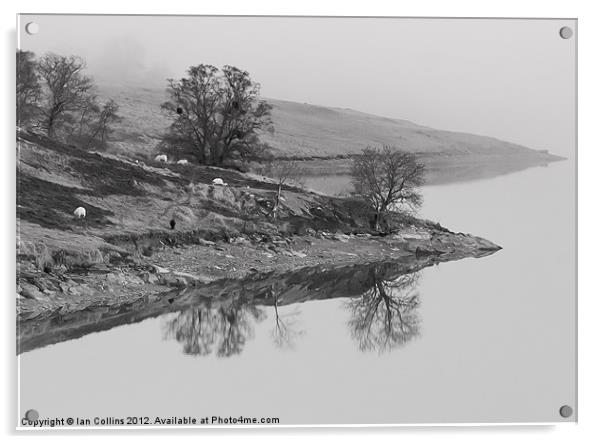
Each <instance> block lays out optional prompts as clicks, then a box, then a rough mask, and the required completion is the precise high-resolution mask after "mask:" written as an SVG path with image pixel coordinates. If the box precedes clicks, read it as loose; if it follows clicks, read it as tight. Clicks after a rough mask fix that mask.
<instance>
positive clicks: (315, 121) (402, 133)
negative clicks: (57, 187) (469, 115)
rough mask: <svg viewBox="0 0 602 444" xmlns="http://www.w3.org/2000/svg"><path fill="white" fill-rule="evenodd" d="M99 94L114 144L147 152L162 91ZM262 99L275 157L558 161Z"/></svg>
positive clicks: (156, 129) (512, 147) (493, 142)
mask: <svg viewBox="0 0 602 444" xmlns="http://www.w3.org/2000/svg"><path fill="white" fill-rule="evenodd" d="M100 93H101V95H102V96H107V97H112V98H114V99H115V100H116V101H117V103H119V105H120V107H121V109H120V114H121V115H122V116H123V117H124V119H123V121H122V122H121V124H120V126H119V128H118V129H117V131H116V132H115V134H114V135H113V139H114V140H115V142H116V145H117V146H119V147H121V148H122V149H123V150H132V149H133V150H135V151H138V152H140V151H143V152H146V153H149V154H150V152H152V150H153V147H154V145H155V144H156V142H157V141H158V140H159V138H160V135H161V133H162V132H163V130H164V129H165V127H166V126H167V124H168V121H167V120H166V118H165V116H163V115H162V114H161V111H160V108H159V107H160V105H161V103H162V102H163V101H164V100H165V91H164V90H162V89H151V88H142V87H137V86H132V87H114V86H113V87H109V86H103V87H101V88H100ZM267 100H268V101H269V102H270V103H271V104H272V105H273V106H274V109H273V112H272V118H273V121H274V133H273V134H263V135H262V139H263V140H264V141H265V142H267V143H269V144H270V145H271V146H272V147H273V148H274V150H275V154H277V155H281V156H296V157H333V156H337V155H348V154H355V153H358V152H359V151H360V150H361V149H362V148H364V147H366V146H367V145H372V146H380V145H382V144H389V145H394V146H398V147H400V148H402V149H404V150H407V151H411V152H416V153H423V154H425V155H438V154H443V155H454V156H455V155H468V156H483V155H484V156H487V157H488V156H492V155H493V156H510V157H517V156H518V157H525V158H528V159H529V163H532V162H533V161H534V160H537V161H541V162H545V161H553V160H559V159H560V158H559V157H557V156H553V155H550V154H547V153H545V152H540V151H535V150H532V149H529V148H526V147H524V146H521V145H517V144H513V143H509V142H504V141H501V140H498V139H494V138H492V137H485V136H477V135H473V134H466V133H456V132H451V131H440V130H436V129H432V128H428V127H425V126H421V125H417V124H415V123H412V122H409V121H407V120H397V119H390V118H386V117H380V116H375V115H371V114H366V113H361V112H358V111H353V110H350V109H341V108H328V107H323V106H316V105H310V104H303V103H297V102H288V101H283V100H275V99H267Z"/></svg>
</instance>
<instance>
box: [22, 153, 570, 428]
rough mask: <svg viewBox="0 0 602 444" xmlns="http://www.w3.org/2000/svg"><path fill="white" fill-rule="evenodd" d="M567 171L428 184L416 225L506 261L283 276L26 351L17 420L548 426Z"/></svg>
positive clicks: (561, 364) (562, 342)
mask: <svg viewBox="0 0 602 444" xmlns="http://www.w3.org/2000/svg"><path fill="white" fill-rule="evenodd" d="M573 170H574V164H573V162H572V161H571V160H569V161H564V162H558V163H555V164H552V165H550V166H548V167H545V168H532V169H528V170H525V171H522V172H518V173H514V174H510V175H506V176H500V177H496V178H493V179H487V180H482V181H475V182H468V183H460V184H451V185H445V186H431V187H426V188H425V190H424V197H425V199H424V200H425V205H424V207H423V209H422V211H421V213H422V216H424V217H426V218H429V219H432V220H436V221H439V222H441V224H442V225H444V226H447V227H448V228H450V229H452V230H455V231H462V232H468V233H472V234H476V235H479V236H482V237H485V238H487V239H489V240H491V241H493V242H495V243H497V244H499V245H501V246H502V247H503V250H501V251H499V252H497V253H495V254H493V255H491V256H488V257H483V258H479V259H472V258H471V259H463V260H460V261H456V262H448V263H442V264H439V265H438V266H433V267H427V268H423V269H421V270H415V271H413V272H407V271H408V270H405V269H403V270H400V269H397V268H396V267H395V265H394V264H382V265H379V266H377V267H368V268H366V267H363V268H358V269H344V270H341V272H340V273H338V274H337V273H334V274H333V275H331V276H329V277H328V279H324V276H325V275H321V276H322V277H321V278H320V279H321V280H319V279H318V280H317V279H313V278H310V277H307V282H302V280H303V279H301V280H300V279H298V277H297V278H295V279H296V280H295V281H294V282H292V281H290V280H289V281H285V282H282V283H281V286H280V290H279V291H276V292H274V288H275V287H278V284H270V286H269V289H267V290H266V288H267V287H265V286H264V287H262V288H261V289H259V290H257V291H256V292H255V293H256V294H251V295H250V296H246V297H245V298H243V299H237V300H231V301H226V302H222V303H215V302H212V301H211V300H210V299H206V300H202V299H200V300H199V301H200V302H199V304H198V305H196V306H194V307H189V308H186V309H184V310H181V311H179V312H178V311H176V312H173V313H168V314H165V315H161V316H159V317H156V318H152V319H147V320H144V321H142V322H139V323H135V324H130V325H124V326H119V327H115V328H113V329H111V330H108V331H103V332H98V333H92V334H88V335H86V336H83V337H81V338H79V339H74V340H69V341H66V342H62V343H58V344H54V345H49V346H46V347H43V348H39V349H36V350H32V351H28V352H25V353H23V354H22V355H20V357H19V359H20V413H21V414H22V413H23V412H24V411H26V410H27V409H30V408H35V409H37V410H38V411H39V412H40V415H41V417H50V416H64V417H66V416H79V417H90V418H93V417H95V416H98V417H107V416H110V417H119V416H151V417H155V416H167V417H169V416H173V415H186V416H188V415H191V416H197V417H201V416H213V415H216V416H217V415H221V416H239V415H243V416H254V417H260V416H265V417H279V418H280V423H281V424H307V423H316V424H320V423H336V424H345V423H361V424H367V423H420V422H435V423H440V422H525V421H526V422H540V421H541V422H546V421H559V420H562V418H560V416H559V415H558V409H559V408H560V406H562V405H564V404H568V405H571V406H573V407H576V406H575V402H576V387H575V384H576V311H575V308H576V294H575V197H574V196H575V189H574V175H573ZM304 279H305V278H304ZM312 292H315V296H312V294H313V293H312ZM278 295H279V296H278ZM574 419H575V418H574V417H573V418H569V419H567V420H569V421H570V420H574Z"/></svg>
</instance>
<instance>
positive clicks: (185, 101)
mask: <svg viewBox="0 0 602 444" xmlns="http://www.w3.org/2000/svg"><path fill="white" fill-rule="evenodd" d="M186 73H187V77H184V78H182V79H180V80H174V79H169V80H168V87H167V93H168V96H169V100H168V101H167V102H165V103H163V104H162V105H161V108H162V109H163V110H164V111H165V112H166V113H167V115H168V116H169V117H170V118H171V120H172V123H171V126H170V127H169V130H168V132H167V134H166V135H165V137H164V142H165V143H166V144H167V145H169V146H177V147H179V148H180V149H181V150H189V151H192V152H194V153H195V155H196V156H197V158H198V159H199V162H200V163H202V164H209V165H218V166H221V165H224V163H226V162H227V161H230V160H240V159H245V158H249V157H254V156H255V155H257V154H258V153H259V152H261V151H263V150H265V147H264V146H263V145H262V144H261V143H260V141H259V139H258V132H259V131H260V130H271V128H272V126H271V123H272V122H271V117H270V110H271V106H270V105H269V104H268V103H267V102H266V101H265V100H261V99H260V97H259V84H258V83H256V82H253V81H252V80H251V77H250V75H249V73H248V72H247V71H243V70H240V69H238V68H236V67H234V66H228V65H226V66H224V67H223V68H222V69H221V70H219V69H218V68H216V67H215V66H212V65H203V64H201V65H198V66H191V67H190V68H188V70H187V72H186Z"/></svg>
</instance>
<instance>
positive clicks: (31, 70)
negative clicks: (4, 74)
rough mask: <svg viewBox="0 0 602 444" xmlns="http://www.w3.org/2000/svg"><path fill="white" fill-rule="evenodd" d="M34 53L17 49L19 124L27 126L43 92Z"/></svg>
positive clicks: (33, 115)
mask: <svg viewBox="0 0 602 444" xmlns="http://www.w3.org/2000/svg"><path fill="white" fill-rule="evenodd" d="M34 57H35V56H34V53H33V52H31V51H21V50H18V51H17V125H18V126H25V125H27V124H28V123H29V122H30V121H32V120H33V118H34V117H35V114H36V112H37V110H38V101H39V99H40V94H41V91H42V89H41V86H40V81H39V76H38V74H37V72H36V63H35V59H34Z"/></svg>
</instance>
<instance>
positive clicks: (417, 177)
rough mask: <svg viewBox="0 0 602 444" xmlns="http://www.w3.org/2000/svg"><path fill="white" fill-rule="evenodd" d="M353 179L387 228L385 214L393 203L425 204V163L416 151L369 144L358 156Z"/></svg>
mask: <svg viewBox="0 0 602 444" xmlns="http://www.w3.org/2000/svg"><path fill="white" fill-rule="evenodd" d="M352 180H353V186H354V188H355V192H356V193H357V194H358V195H360V196H362V197H363V198H364V199H365V200H366V201H367V202H368V203H369V204H370V206H371V207H372V209H373V210H374V214H375V217H374V222H375V223H374V225H375V228H376V229H382V228H383V225H384V216H385V215H386V214H387V212H388V211H390V210H391V209H392V208H393V207H396V208H403V207H404V206H405V208H407V209H409V210H410V211H414V210H416V209H417V208H419V207H420V206H421V205H422V194H421V193H420V187H421V186H422V185H423V184H424V166H423V165H422V164H421V163H420V162H418V160H417V158H416V156H415V155H414V154H412V153H406V152H403V151H400V150H398V149H395V148H393V147H390V146H386V145H385V146H383V147H382V148H380V149H378V148H369V147H368V148H365V149H364V150H363V151H362V153H361V154H360V155H359V156H357V157H355V158H354V161H353V168H352Z"/></svg>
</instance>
